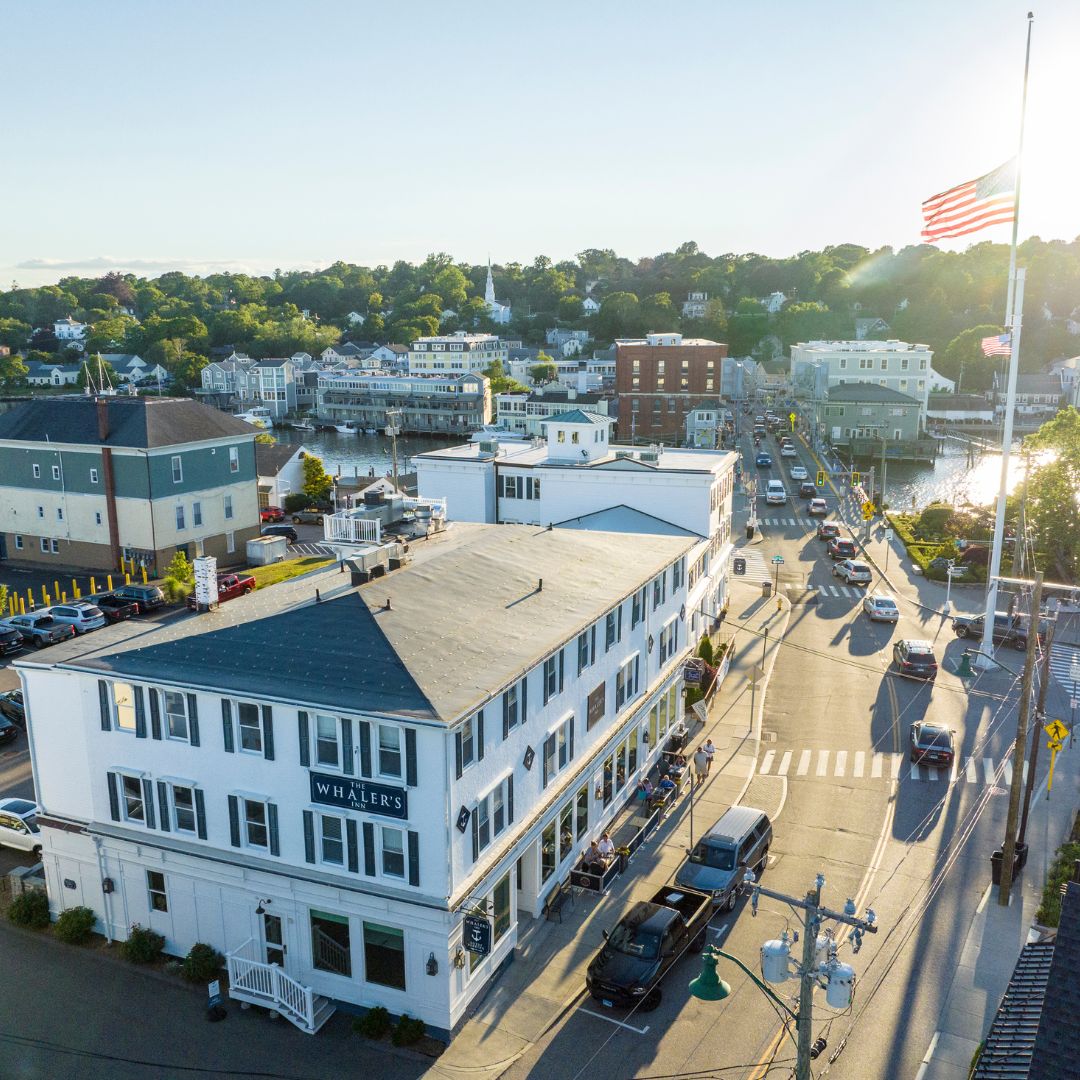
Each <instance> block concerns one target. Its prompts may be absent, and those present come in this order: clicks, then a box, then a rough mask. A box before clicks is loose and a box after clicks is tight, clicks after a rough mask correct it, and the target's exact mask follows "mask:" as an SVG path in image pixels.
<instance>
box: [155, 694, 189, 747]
mask: <svg viewBox="0 0 1080 1080" xmlns="http://www.w3.org/2000/svg"><path fill="white" fill-rule="evenodd" d="M151 693H153V691H151ZM161 701H162V704H163V705H164V707H165V730H166V732H167V734H168V737H169V738H170V739H180V740H182V741H183V742H188V741H189V740H190V738H191V736H190V731H189V728H188V713H187V697H186V696H185V695H184V694H178V693H176V691H174V690H165V691H164V692H163V693H162V695H161Z"/></svg>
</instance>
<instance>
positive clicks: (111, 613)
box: [93, 592, 139, 623]
mask: <svg viewBox="0 0 1080 1080" xmlns="http://www.w3.org/2000/svg"><path fill="white" fill-rule="evenodd" d="M93 600H94V603H95V604H97V606H98V607H99V608H101V611H102V614H103V615H104V616H105V618H106V619H108V621H109V622H111V623H117V622H123V621H124V620H125V619H130V618H131V617H132V616H133V615H138V614H139V605H138V602H137V601H135V600H129V599H128V598H127V597H126V596H121V595H120V594H119V593H115V592H109V593H101V595H100V596H95V597H94V598H93Z"/></svg>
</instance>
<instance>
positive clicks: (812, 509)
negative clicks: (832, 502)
mask: <svg viewBox="0 0 1080 1080" xmlns="http://www.w3.org/2000/svg"><path fill="white" fill-rule="evenodd" d="M805 486H806V485H805V484H804V485H803V487H805ZM814 490H815V491H816V490H817V488H814ZM799 492H800V493H801V492H802V488H799ZM806 512H807V513H808V514H813V515H815V516H816V515H817V514H827V513H828V512H829V504H828V503H827V502H826V501H825V500H824V499H821V498H815V499H811V500H810V505H809V506H808V507H807V508H806ZM827 524H829V523H828V522H826V521H823V522H821V525H827ZM820 535H821V532H820V526H819V532H818V536H820Z"/></svg>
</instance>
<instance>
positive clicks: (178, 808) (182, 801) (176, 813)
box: [172, 784, 198, 833]
mask: <svg viewBox="0 0 1080 1080" xmlns="http://www.w3.org/2000/svg"><path fill="white" fill-rule="evenodd" d="M172 802H173V828H175V829H176V831H177V832H186V833H194V832H196V830H197V823H198V810H197V807H196V802H195V789H194V788H190V787H188V786H187V785H185V784H173V785H172Z"/></svg>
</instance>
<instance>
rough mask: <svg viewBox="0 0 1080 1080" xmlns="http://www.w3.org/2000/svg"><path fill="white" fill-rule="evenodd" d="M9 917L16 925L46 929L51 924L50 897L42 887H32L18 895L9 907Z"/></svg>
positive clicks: (31, 928) (33, 928)
mask: <svg viewBox="0 0 1080 1080" xmlns="http://www.w3.org/2000/svg"><path fill="white" fill-rule="evenodd" d="M8 918H9V919H10V920H11V921H12V922H13V923H14V924H15V925H16V926H25V927H27V928H28V929H30V930H44V929H45V927H46V926H48V925H49V898H48V897H47V896H46V895H45V893H44V892H43V891H42V890H41V889H31V890H30V892H24V893H23V894H22V896H16V897H15V899H14V900H12V902H11V907H9V908H8Z"/></svg>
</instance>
